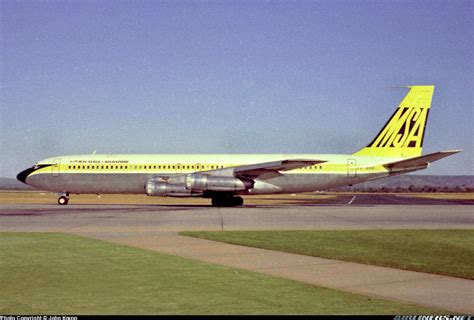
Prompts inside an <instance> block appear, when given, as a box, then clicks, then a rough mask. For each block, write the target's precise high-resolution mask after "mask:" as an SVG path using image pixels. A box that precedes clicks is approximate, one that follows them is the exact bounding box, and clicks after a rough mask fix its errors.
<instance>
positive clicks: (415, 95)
mask: <svg viewBox="0 0 474 320" xmlns="http://www.w3.org/2000/svg"><path fill="white" fill-rule="evenodd" d="M408 88H410V91H408V93H407V95H406V96H405V98H404V99H403V100H402V102H401V103H400V105H399V106H398V108H397V109H396V111H395V113H394V114H393V115H392V117H391V118H390V119H389V120H388V122H387V123H386V124H385V126H384V127H383V128H382V130H380V132H379V134H378V135H377V136H376V137H375V139H374V140H373V141H372V142H371V143H369V145H368V146H367V147H365V148H363V149H361V150H359V151H357V152H356V153H354V155H357V156H372V157H416V156H420V155H421V148H422V146H423V137H424V134H425V126H426V121H427V120H428V112H429V109H430V106H431V99H432V97H433V92H434V86H409V87H408Z"/></svg>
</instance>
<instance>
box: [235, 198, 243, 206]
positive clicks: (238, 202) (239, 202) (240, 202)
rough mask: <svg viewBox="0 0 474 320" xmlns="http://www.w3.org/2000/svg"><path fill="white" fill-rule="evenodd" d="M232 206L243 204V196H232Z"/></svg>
mask: <svg viewBox="0 0 474 320" xmlns="http://www.w3.org/2000/svg"><path fill="white" fill-rule="evenodd" d="M233 200H234V201H233V202H234V206H241V205H243V204H244V198H242V197H234V198H233Z"/></svg>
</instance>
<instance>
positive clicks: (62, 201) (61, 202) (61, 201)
mask: <svg viewBox="0 0 474 320" xmlns="http://www.w3.org/2000/svg"><path fill="white" fill-rule="evenodd" d="M68 202H69V192H66V193H65V194H61V196H60V197H59V198H58V204H59V205H62V206H65V205H67V204H68Z"/></svg>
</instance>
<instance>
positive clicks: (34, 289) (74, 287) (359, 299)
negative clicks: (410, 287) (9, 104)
mask: <svg viewBox="0 0 474 320" xmlns="http://www.w3.org/2000/svg"><path fill="white" fill-rule="evenodd" d="M0 288H1V290H0V314H432V313H434V312H436V311H435V310H432V309H428V308H422V307H417V306H411V305H405V304H401V303H397V302H391V301H384V300H379V299H371V298H367V297H364V296H361V295H356V294H351V293H347V292H342V291H338V290H333V289H327V288H321V287H317V286H312V285H307V284H303V283H299V282H295V281H290V280H285V279H281V278H276V277H270V276H265V275H262V274H258V273H253V272H249V271H244V270H240V269H233V268H228V267H223V266H217V265H211V264H207V263H201V262H197V261H193V260H188V259H184V258H180V257H175V256H170V255H164V254H160V253H156V252H151V251H146V250H142V249H138V248H133V247H127V246H123V245H117V244H112V243H108V242H103V241H98V240H92V239H86V238H81V237H77V236H71V235H65V234H60V233H0Z"/></svg>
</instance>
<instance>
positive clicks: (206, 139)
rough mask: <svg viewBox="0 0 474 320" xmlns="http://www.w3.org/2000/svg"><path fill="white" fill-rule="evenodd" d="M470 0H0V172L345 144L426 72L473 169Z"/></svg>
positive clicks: (436, 145)
mask: <svg viewBox="0 0 474 320" xmlns="http://www.w3.org/2000/svg"><path fill="white" fill-rule="evenodd" d="M473 20H474V2H473V1H469V0H467V1H460V0H453V1H444V0H443V1H436V0H429V1H420V0H414V1H403V0H397V1H387V0H385V1H384V0H382V1H373V0H371V1H368V0H358V1H352V0H336V1H333V0H331V1H329V0H314V1H304V0H298V1H278V0H276V1H263V0H258V1H254V0H251V1H246V0H245V1H244V0H230V1H224V0H222V1H204V0H202V1H182V0H172V1H171V0H170V1H158V0H154V1H150V0H142V1H136V0H135V1H132V0H129V1H123V0H118V1H117V0H113V1H112V0H102V1H94V0H87V1H86V0H84V1H78V0H75V1H55V0H46V1H12V0H2V1H0V177H15V176H16V174H17V173H18V172H19V171H21V170H23V169H25V168H27V167H30V166H32V165H33V164H34V163H35V162H37V161H39V160H42V159H45V158H49V157H53V156H60V155H71V154H88V153H92V152H93V151H96V152H97V153H150V154H151V153H349V154H350V153H353V152H355V151H357V150H359V149H360V148H361V147H363V146H365V145H367V144H368V143H369V142H370V141H371V140H372V138H373V137H374V136H375V135H376V134H377V133H378V132H379V130H380V129H381V128H382V126H383V125H384V124H385V122H386V121H387V120H388V118H389V117H390V116H391V115H392V113H393V111H394V108H396V106H398V104H399V102H400V101H401V99H402V98H403V96H404V95H405V94H406V92H407V89H406V88H400V86H405V85H429V84H433V85H435V86H436V89H435V93H434V97H433V102H432V106H431V111H430V114H429V119H428V124H427V128H426V133H425V139H424V148H423V152H424V153H429V152H436V151H439V150H451V149H463V150H464V151H463V152H462V153H460V154H457V155H454V156H452V157H449V158H446V159H443V160H441V161H439V162H436V163H434V164H432V166H431V167H430V168H429V169H427V170H424V171H421V172H420V173H423V174H437V175H438V174H439V175H440V174H449V175H461V174H471V175H472V174H474V163H473V156H474V142H473V137H474V134H473V133H474V132H473V129H472V124H473V113H472V112H473V111H472V110H473V89H474V82H473V75H474V72H473V65H474V51H473V46H474V37H473V34H474V25H473V24H474V23H473Z"/></svg>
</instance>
